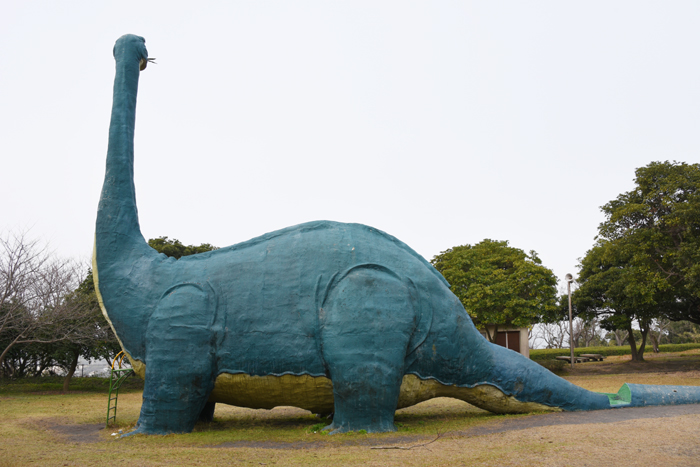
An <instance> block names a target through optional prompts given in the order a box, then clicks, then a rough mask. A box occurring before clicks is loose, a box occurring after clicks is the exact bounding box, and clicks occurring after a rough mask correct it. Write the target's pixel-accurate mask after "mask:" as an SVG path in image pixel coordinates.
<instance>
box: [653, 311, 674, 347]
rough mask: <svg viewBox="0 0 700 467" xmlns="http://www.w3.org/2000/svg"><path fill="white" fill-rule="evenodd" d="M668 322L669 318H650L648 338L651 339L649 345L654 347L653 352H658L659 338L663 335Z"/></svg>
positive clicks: (669, 321)
mask: <svg viewBox="0 0 700 467" xmlns="http://www.w3.org/2000/svg"><path fill="white" fill-rule="evenodd" d="M670 324H671V320H668V319H654V320H652V323H651V326H650V327H649V338H650V339H651V345H652V347H653V348H654V353H659V344H660V343H661V338H662V337H663V336H664V334H666V330H667V329H668V327H669V325H670Z"/></svg>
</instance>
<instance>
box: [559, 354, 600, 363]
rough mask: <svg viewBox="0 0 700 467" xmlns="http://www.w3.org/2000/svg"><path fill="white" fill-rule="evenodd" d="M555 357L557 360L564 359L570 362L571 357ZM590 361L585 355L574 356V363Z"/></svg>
mask: <svg viewBox="0 0 700 467" xmlns="http://www.w3.org/2000/svg"><path fill="white" fill-rule="evenodd" d="M556 359H557V360H565V361H567V362H569V363H571V357H566V356H559V357H556ZM590 361H591V359H590V358H587V357H578V356H577V357H574V362H575V363H585V362H590Z"/></svg>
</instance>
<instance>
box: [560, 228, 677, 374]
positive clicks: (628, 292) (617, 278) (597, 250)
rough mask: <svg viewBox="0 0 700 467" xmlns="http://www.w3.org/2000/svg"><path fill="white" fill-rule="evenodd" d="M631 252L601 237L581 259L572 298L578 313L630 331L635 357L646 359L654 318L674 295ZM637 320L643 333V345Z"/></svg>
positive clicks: (609, 329)
mask: <svg viewBox="0 0 700 467" xmlns="http://www.w3.org/2000/svg"><path fill="white" fill-rule="evenodd" d="M630 255H631V252H630V250H629V249H627V248H625V247H624V245H620V244H619V243H617V242H614V241H607V240H599V241H598V242H597V244H596V245H595V246H594V247H593V248H591V249H590V250H589V251H588V252H587V253H586V256H585V257H584V258H583V259H582V260H581V265H580V272H579V278H578V282H579V287H578V289H576V290H575V291H574V293H573V297H572V301H573V302H574V304H575V307H574V310H575V313H576V316H578V317H580V318H582V319H584V320H591V319H600V325H601V327H602V328H603V329H606V330H608V331H615V330H619V329H621V330H625V331H627V334H628V342H629V345H630V350H631V354H632V360H635V361H642V360H644V350H645V346H646V342H647V336H648V335H649V330H650V328H651V325H652V323H653V320H654V319H655V318H658V317H659V316H660V315H661V313H662V311H661V310H663V308H664V307H665V306H669V303H670V302H672V301H673V295H672V294H671V293H670V292H669V290H668V289H667V288H666V287H665V284H664V283H663V282H659V281H658V280H655V275H654V272H653V271H650V270H648V269H645V268H643V267H638V266H635V265H634V264H633V263H632V262H631V258H630ZM635 321H636V322H637V324H638V326H639V330H640V333H641V341H640V343H639V346H637V339H636V338H635V333H634V329H633V323H634V322H635Z"/></svg>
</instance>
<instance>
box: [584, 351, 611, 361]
mask: <svg viewBox="0 0 700 467" xmlns="http://www.w3.org/2000/svg"><path fill="white" fill-rule="evenodd" d="M581 356H582V357H586V358H588V359H590V360H593V361H596V362H602V361H603V360H605V357H604V356H603V355H601V354H598V353H582V354H581Z"/></svg>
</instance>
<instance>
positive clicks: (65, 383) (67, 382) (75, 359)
mask: <svg viewBox="0 0 700 467" xmlns="http://www.w3.org/2000/svg"><path fill="white" fill-rule="evenodd" d="M78 358H80V350H78V349H76V350H74V351H73V363H71V365H70V370H68V374H67V375H66V377H65V378H64V379H63V392H64V393H66V392H68V386H69V385H70V379H71V378H72V377H73V374H74V373H75V368H76V367H77V366H78Z"/></svg>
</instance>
